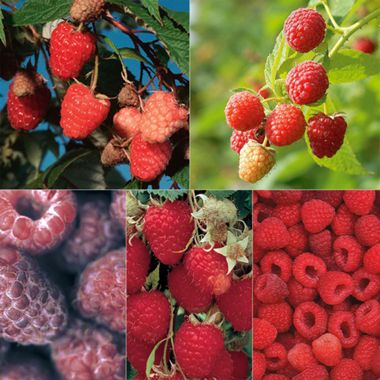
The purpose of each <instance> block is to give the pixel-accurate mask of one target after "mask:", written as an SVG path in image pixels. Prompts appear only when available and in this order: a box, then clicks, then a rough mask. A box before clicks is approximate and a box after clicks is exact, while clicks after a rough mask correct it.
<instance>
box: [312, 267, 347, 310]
mask: <svg viewBox="0 0 380 380" xmlns="http://www.w3.org/2000/svg"><path fill="white" fill-rule="evenodd" d="M353 289H354V282H353V280H352V277H351V276H350V275H348V274H347V273H344V272H337V271H331V272H326V273H324V274H323V275H322V276H321V278H320V280H319V282H318V292H319V295H320V296H321V298H322V300H323V301H324V302H325V303H327V304H329V305H337V304H339V303H341V302H343V301H344V300H345V299H346V298H347V297H348V296H350V295H351V294H352V291H353Z"/></svg>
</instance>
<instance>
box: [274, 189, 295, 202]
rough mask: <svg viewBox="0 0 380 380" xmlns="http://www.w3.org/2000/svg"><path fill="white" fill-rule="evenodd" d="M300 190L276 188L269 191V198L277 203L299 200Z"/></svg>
mask: <svg viewBox="0 0 380 380" xmlns="http://www.w3.org/2000/svg"><path fill="white" fill-rule="evenodd" d="M301 198H302V191H300V190H276V191H272V192H271V199H272V200H273V201H274V202H275V203H276V204H277V205H289V204H294V203H298V202H300V201H301Z"/></svg>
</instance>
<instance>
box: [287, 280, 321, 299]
mask: <svg viewBox="0 0 380 380" xmlns="http://www.w3.org/2000/svg"><path fill="white" fill-rule="evenodd" d="M288 289H289V298H288V300H289V303H290V304H291V305H293V306H297V305H299V304H301V303H303V302H307V301H312V300H313V299H314V298H315V297H316V295H317V291H316V289H314V288H306V287H304V286H303V285H301V284H300V283H299V282H298V281H297V280H295V279H294V277H292V278H291V279H290V280H289V282H288Z"/></svg>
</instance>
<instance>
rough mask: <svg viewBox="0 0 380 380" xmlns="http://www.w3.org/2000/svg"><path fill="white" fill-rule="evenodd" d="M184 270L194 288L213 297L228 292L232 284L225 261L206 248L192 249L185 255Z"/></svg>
mask: <svg viewBox="0 0 380 380" xmlns="http://www.w3.org/2000/svg"><path fill="white" fill-rule="evenodd" d="M184 265H185V269H186V270H187V273H188V274H189V275H190V277H191V279H192V281H193V283H194V284H195V286H197V287H199V288H201V289H203V290H204V291H205V292H209V293H212V294H215V295H221V294H223V293H225V292H226V291H228V289H229V288H230V286H231V283H232V276H231V273H229V274H228V265H227V260H226V258H225V257H224V256H222V255H221V254H219V253H217V252H216V251H215V250H213V249H212V250H209V249H208V247H204V248H202V247H193V248H191V249H190V251H189V252H187V253H186V256H185V261H184Z"/></svg>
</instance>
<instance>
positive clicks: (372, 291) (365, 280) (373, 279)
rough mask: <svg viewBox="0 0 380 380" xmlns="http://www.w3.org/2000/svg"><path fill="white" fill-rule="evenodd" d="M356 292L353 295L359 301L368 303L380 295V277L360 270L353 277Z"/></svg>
mask: <svg viewBox="0 0 380 380" xmlns="http://www.w3.org/2000/svg"><path fill="white" fill-rule="evenodd" d="M352 279H353V280H354V290H353V292H352V295H353V296H354V297H355V298H356V299H357V300H359V301H368V300H369V299H371V298H373V297H375V296H376V295H377V294H379V293H380V276H379V275H377V274H374V273H370V272H367V271H366V270H365V269H363V268H360V269H358V270H357V271H356V272H355V273H354V274H353V275H352Z"/></svg>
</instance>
